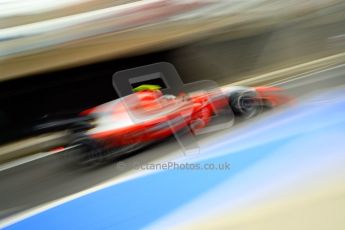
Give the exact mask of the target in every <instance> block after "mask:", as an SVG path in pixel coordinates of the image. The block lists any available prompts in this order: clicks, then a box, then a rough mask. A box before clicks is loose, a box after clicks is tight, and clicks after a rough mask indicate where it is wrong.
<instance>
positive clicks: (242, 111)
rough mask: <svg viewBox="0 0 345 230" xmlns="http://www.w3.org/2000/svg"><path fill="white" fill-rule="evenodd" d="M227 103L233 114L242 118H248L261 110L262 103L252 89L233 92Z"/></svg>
mask: <svg viewBox="0 0 345 230" xmlns="http://www.w3.org/2000/svg"><path fill="white" fill-rule="evenodd" d="M229 104H230V107H231V109H232V110H233V112H234V114H235V115H236V116H238V117H241V118H242V119H249V118H252V117H254V116H256V115H257V114H258V113H260V112H261V109H262V103H261V101H260V99H258V98H257V95H256V93H255V92H254V91H240V92H236V93H233V94H232V95H231V96H230V98H229Z"/></svg>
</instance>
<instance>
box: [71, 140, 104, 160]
mask: <svg viewBox="0 0 345 230" xmlns="http://www.w3.org/2000/svg"><path fill="white" fill-rule="evenodd" d="M70 147H71V148H73V151H72V153H71V156H72V157H73V161H76V162H77V163H78V164H80V165H97V164H100V163H101V162H103V158H104V157H105V155H106V154H107V151H106V149H105V148H104V146H103V145H102V144H101V143H99V142H97V141H96V140H93V139H91V138H90V137H88V136H86V135H81V136H77V137H76V138H75V139H74V140H73V141H72V142H71V143H70Z"/></svg>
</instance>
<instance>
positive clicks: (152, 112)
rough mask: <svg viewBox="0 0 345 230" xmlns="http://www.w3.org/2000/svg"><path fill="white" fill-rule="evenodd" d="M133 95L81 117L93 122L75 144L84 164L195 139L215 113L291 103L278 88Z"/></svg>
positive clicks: (155, 89) (154, 90) (240, 113)
mask: <svg viewBox="0 0 345 230" xmlns="http://www.w3.org/2000/svg"><path fill="white" fill-rule="evenodd" d="M133 91H134V93H133V94H130V95H128V96H125V97H123V98H120V99H117V100H114V101H111V102H108V103H106V104H103V105H100V106H97V107H94V108H91V109H88V110H86V111H84V112H82V113H81V116H86V117H92V118H93V119H92V121H91V124H92V128H90V129H88V130H86V131H83V132H82V133H80V132H79V133H77V134H76V135H74V138H73V140H72V142H71V146H75V147H78V152H79V157H80V158H81V160H82V162H106V161H109V160H111V159H116V158H118V157H121V156H124V155H128V154H132V153H133V152H135V151H137V150H139V149H142V148H144V147H145V146H148V145H150V144H152V143H154V142H157V141H159V140H162V139H164V138H167V137H169V136H172V135H174V134H176V133H191V134H192V135H195V134H197V133H198V132H199V131H202V130H203V129H205V127H207V126H208V125H210V122H211V121H212V120H213V119H214V117H215V115H216V114H225V116H229V117H231V116H232V117H231V119H232V118H233V117H237V118H241V119H249V118H251V117H253V116H255V115H256V114H258V113H259V112H260V111H261V110H262V109H264V108H270V107H276V106H278V105H281V104H283V103H286V102H287V101H289V98H288V97H287V96H286V95H284V93H283V90H282V89H280V88H277V87H256V88H248V87H237V86H232V87H223V88H221V89H212V90H199V91H195V92H192V93H188V94H185V93H181V94H180V95H178V96H173V95H163V94H162V92H161V91H160V88H159V86H156V85H141V86H139V87H137V88H135V89H134V90H133ZM224 111H225V113H224Z"/></svg>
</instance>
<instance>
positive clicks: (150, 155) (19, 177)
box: [0, 65, 345, 221]
mask: <svg viewBox="0 0 345 230" xmlns="http://www.w3.org/2000/svg"><path fill="white" fill-rule="evenodd" d="M344 75H345V65H340V66H337V67H331V68H329V69H327V70H322V71H318V72H316V73H306V74H303V75H300V76H295V77H294V78H291V79H287V80H284V81H280V82H275V83H273V84H274V85H280V86H282V87H284V88H286V89H287V91H288V94H290V95H292V96H295V97H296V99H297V101H298V100H303V98H304V97H308V95H313V94H316V95H317V94H318V93H319V92H321V91H325V90H327V89H330V88H332V87H338V86H342V85H345V77H344ZM282 109H284V108H282ZM277 111H279V109H277ZM272 113H275V111H274V110H273V111H269V112H267V113H264V114H262V115H260V116H258V117H257V118H255V119H252V120H250V121H246V122H242V123H239V124H237V125H235V126H234V127H232V128H230V129H227V130H222V131H219V132H215V133H211V134H205V135H202V136H199V137H198V141H199V146H200V147H201V154H202V148H203V146H209V145H212V143H216V142H217V139H219V138H220V137H222V135H224V134H225V133H229V132H234V131H236V130H237V131H239V130H240V129H241V128H242V127H243V126H246V127H248V126H250V125H251V124H252V123H253V122H257V120H258V119H261V118H262V117H264V116H270V114H272ZM183 156H184V155H183V152H182V151H181V150H180V147H179V145H178V143H177V142H176V141H175V140H174V139H173V138H171V139H169V140H167V141H165V142H164V143H160V144H158V145H156V146H152V147H150V148H149V149H146V150H145V151H143V152H141V153H140V154H137V155H135V156H132V157H130V158H127V159H123V160H121V161H120V162H117V163H116V162H114V163H111V164H109V165H106V166H102V167H98V168H85V167H79V166H77V165H76V164H74V163H73V159H72V158H70V157H68V156H65V155H61V154H53V155H49V156H46V157H43V158H40V159H36V160H34V161H31V162H29V163H26V164H22V165H19V166H16V167H13V168H10V169H6V170H2V171H0V184H1V187H0V221H1V219H4V218H6V217H9V216H11V215H13V214H17V213H19V212H22V211H25V210H28V209H30V208H33V207H37V206H39V205H43V204H46V203H49V202H52V201H54V200H57V199H61V198H63V197H66V196H69V195H72V194H75V193H78V192H81V191H83V190H85V189H89V188H93V187H95V186H97V185H101V184H104V183H106V182H110V181H112V182H113V183H116V181H121V180H126V179H128V178H130V177H135V176H140V175H142V174H143V173H146V172H144V171H139V170H135V169H133V167H132V166H135V165H137V164H138V163H140V164H142V163H149V162H161V161H174V160H176V159H179V158H182V157H183ZM196 157H199V156H196ZM138 192H140V191H138Z"/></svg>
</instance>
